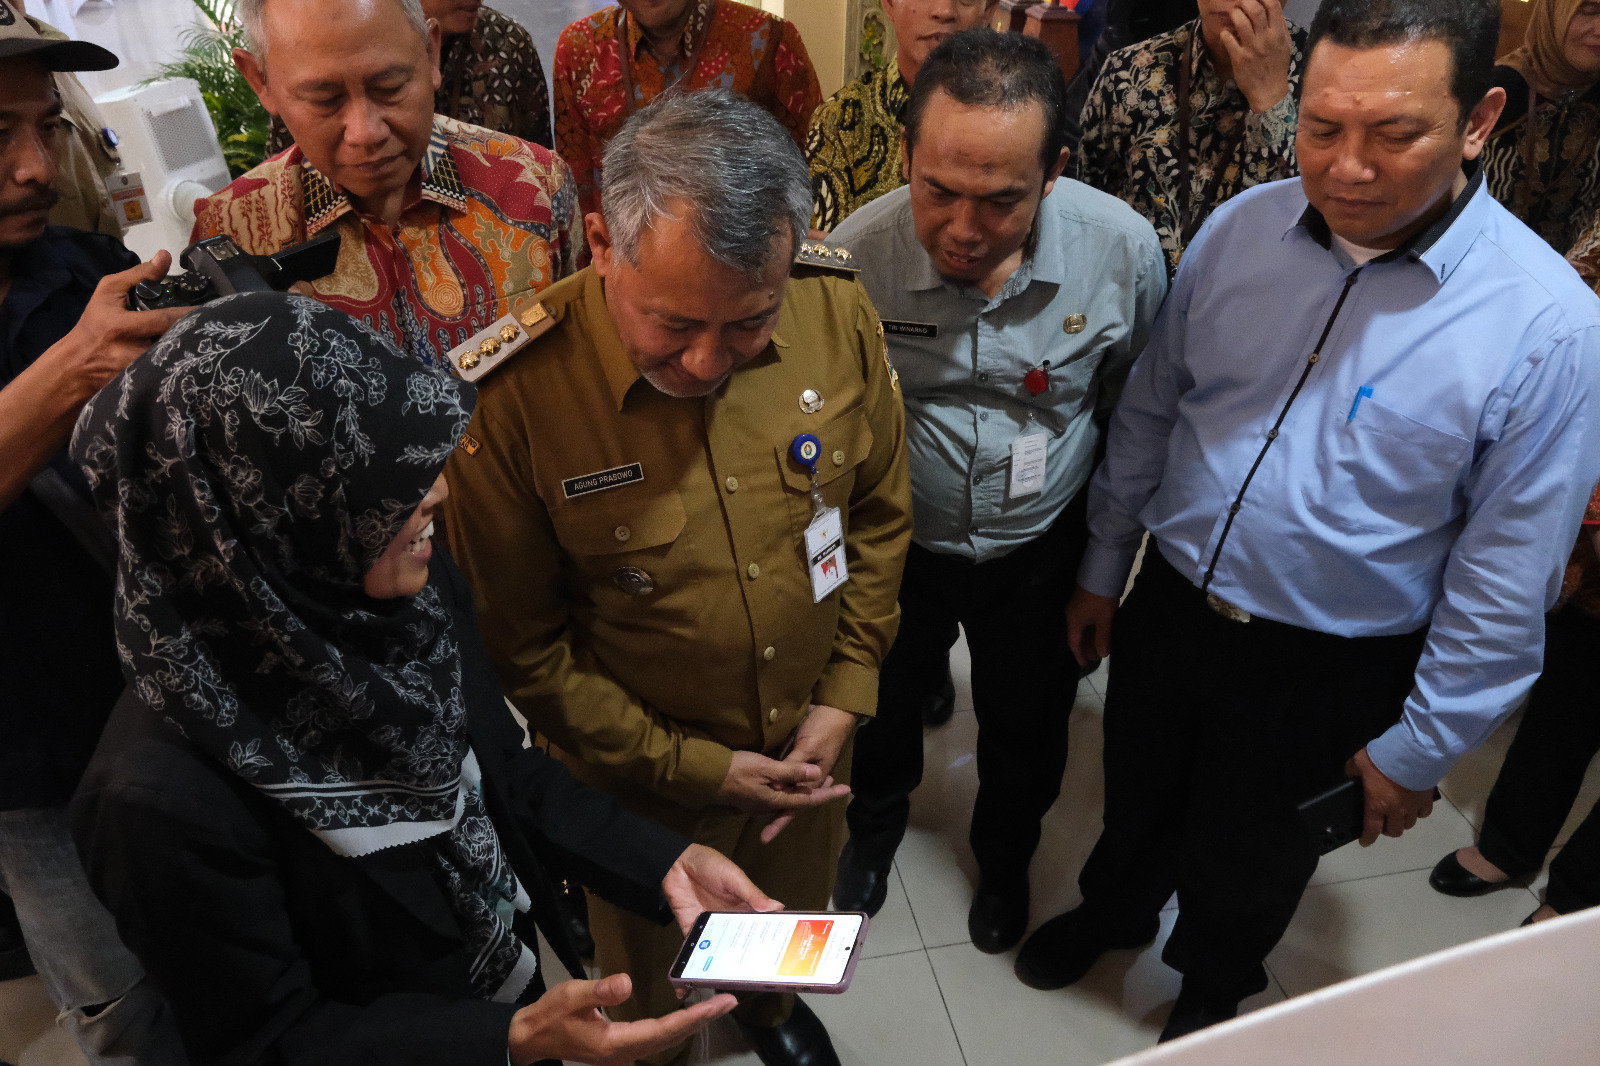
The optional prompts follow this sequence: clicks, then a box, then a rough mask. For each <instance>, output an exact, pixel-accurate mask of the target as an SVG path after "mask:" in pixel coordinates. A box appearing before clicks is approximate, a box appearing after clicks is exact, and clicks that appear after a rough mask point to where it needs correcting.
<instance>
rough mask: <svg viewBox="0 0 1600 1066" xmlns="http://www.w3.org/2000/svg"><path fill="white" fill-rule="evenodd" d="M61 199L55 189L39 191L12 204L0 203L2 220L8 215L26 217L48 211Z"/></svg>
mask: <svg viewBox="0 0 1600 1066" xmlns="http://www.w3.org/2000/svg"><path fill="white" fill-rule="evenodd" d="M60 199H61V194H60V193H58V192H56V191H55V190H54V189H49V188H46V189H39V190H37V191H35V192H31V193H29V194H27V195H26V196H24V197H22V198H21V199H19V200H16V201H14V202H12V203H0V218H4V217H6V216H8V215H26V214H30V213H32V212H34V211H48V210H50V209H51V208H52V207H54V206H55V205H56V203H57V202H58V201H59V200H60Z"/></svg>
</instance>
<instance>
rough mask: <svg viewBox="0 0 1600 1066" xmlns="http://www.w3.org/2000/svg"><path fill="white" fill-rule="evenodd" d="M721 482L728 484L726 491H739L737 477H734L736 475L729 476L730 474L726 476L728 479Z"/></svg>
mask: <svg viewBox="0 0 1600 1066" xmlns="http://www.w3.org/2000/svg"><path fill="white" fill-rule="evenodd" d="M723 484H724V485H726V486H728V491H729V492H738V491H739V479H738V478H736V477H731V476H730V477H729V478H728V480H726V481H724V482H723Z"/></svg>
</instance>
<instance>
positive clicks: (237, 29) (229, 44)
mask: <svg viewBox="0 0 1600 1066" xmlns="http://www.w3.org/2000/svg"><path fill="white" fill-rule="evenodd" d="M194 6H195V7H197V8H199V9H200V12H201V14H203V15H204V16H205V20H204V21H203V22H201V23H200V24H199V25H197V26H194V27H192V28H190V29H188V30H185V31H184V33H183V38H182V40H183V46H182V48H180V49H179V51H178V54H177V55H176V56H175V57H174V58H173V59H171V60H169V61H168V62H166V63H164V64H162V65H161V67H160V68H159V69H158V70H157V71H156V74H155V76H154V77H152V78H151V79H150V80H151V81H160V80H161V79H163V78H193V79H194V80H195V81H196V82H198V83H199V84H200V94H201V96H203V97H204V98H205V102H206V110H207V111H209V112H211V122H212V124H213V125H214V126H216V127H217V140H218V141H219V142H220V143H221V145H222V154H223V157H224V158H226V159H227V161H228V170H229V172H230V174H231V175H232V176H233V177H236V178H237V177H238V176H239V175H241V174H243V173H244V172H245V171H247V170H249V169H250V168H251V167H253V166H255V165H256V164H257V163H260V162H261V160H262V159H264V158H266V153H267V128H268V122H269V118H268V116H267V111H266V108H264V107H262V106H261V101H260V100H258V99H256V94H255V93H254V92H252V91H251V89H250V85H249V83H247V82H246V81H245V80H244V76H243V75H242V74H240V73H239V68H237V67H235V66H234V65H233V50H234V49H235V48H243V47H244V46H245V45H244V24H243V23H242V22H240V21H239V18H238V15H237V14H236V13H235V11H234V7H233V0H194Z"/></svg>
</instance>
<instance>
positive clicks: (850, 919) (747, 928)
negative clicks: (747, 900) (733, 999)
mask: <svg viewBox="0 0 1600 1066" xmlns="http://www.w3.org/2000/svg"><path fill="white" fill-rule="evenodd" d="M866 938H867V916H866V914H865V913H863V912H862V911H776V912H774V913H771V914H760V913H756V912H754V911H706V912H705V913H704V914H702V915H700V917H699V918H697V919H696V920H695V923H694V928H692V929H690V930H689V936H688V938H687V939H685V940H684V942H683V948H682V949H681V950H680V951H679V952H678V957H677V959H676V960H675V961H674V962H673V964H672V969H671V970H670V971H669V972H668V975H667V976H668V978H669V979H670V980H671V981H672V983H673V984H674V985H676V986H677V987H679V988H713V989H716V990H718V991H721V992H827V993H839V992H843V991H844V990H845V989H847V988H849V987H850V978H851V977H853V976H854V975H855V972H856V960H857V959H858V958H860V956H861V946H862V944H864V943H865V942H866Z"/></svg>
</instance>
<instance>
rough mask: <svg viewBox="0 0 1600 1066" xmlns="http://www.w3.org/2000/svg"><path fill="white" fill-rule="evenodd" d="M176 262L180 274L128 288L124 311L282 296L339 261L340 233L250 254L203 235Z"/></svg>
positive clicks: (227, 239) (330, 269) (229, 241)
mask: <svg viewBox="0 0 1600 1066" xmlns="http://www.w3.org/2000/svg"><path fill="white" fill-rule="evenodd" d="M178 261H179V262H180V263H182V264H183V266H184V272H183V273H182V274H169V275H167V276H166V277H164V278H162V279H161V280H160V281H141V282H139V284H137V285H135V286H134V287H133V288H132V289H129V290H128V309H129V310H130V311H155V310H158V309H160V308H163V307H198V306H200V305H201V304H203V303H209V302H210V301H212V300H215V299H216V298H217V297H219V296H232V295H233V294H234V293H236V292H265V291H267V290H269V289H276V290H278V291H279V292H281V291H283V290H284V289H287V288H288V287H289V286H291V285H293V284H294V283H295V282H297V281H313V280H315V279H316V278H320V277H325V276H326V275H328V274H330V273H332V272H333V268H334V266H335V265H336V264H337V263H338V261H339V234H338V233H337V232H335V231H333V230H329V231H328V232H327V233H323V234H319V235H318V236H316V237H313V238H311V239H310V240H309V241H304V242H302V243H300V244H296V245H294V246H292V247H289V248H285V249H283V250H282V251H280V252H274V253H273V254H272V255H248V254H246V253H245V252H244V251H243V250H242V249H241V248H240V247H239V246H238V245H237V244H235V243H234V242H233V240H232V238H230V237H207V238H206V239H205V240H203V241H196V242H195V243H194V244H191V245H189V247H187V248H185V249H184V250H183V254H182V255H180V256H179V257H178Z"/></svg>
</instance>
